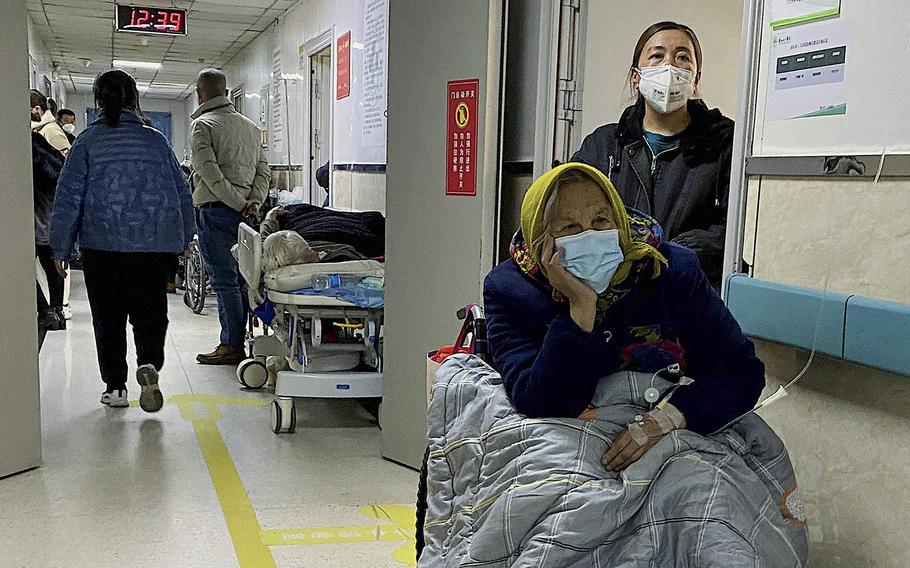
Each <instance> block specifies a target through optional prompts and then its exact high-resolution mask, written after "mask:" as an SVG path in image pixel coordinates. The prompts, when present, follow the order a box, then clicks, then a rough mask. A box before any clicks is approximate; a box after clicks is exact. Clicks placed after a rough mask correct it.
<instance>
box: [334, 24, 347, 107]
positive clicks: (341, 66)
mask: <svg viewBox="0 0 910 568" xmlns="http://www.w3.org/2000/svg"><path fill="white" fill-rule="evenodd" d="M336 53H337V55H338V57H337V62H338V64H337V67H336V70H335V75H336V77H337V84H336V86H335V99H337V100H339V101H340V100H341V99H346V98H348V97H349V96H351V32H348V33H346V34H344V35H343V36H341V37H340V38H338V45H337V46H336Z"/></svg>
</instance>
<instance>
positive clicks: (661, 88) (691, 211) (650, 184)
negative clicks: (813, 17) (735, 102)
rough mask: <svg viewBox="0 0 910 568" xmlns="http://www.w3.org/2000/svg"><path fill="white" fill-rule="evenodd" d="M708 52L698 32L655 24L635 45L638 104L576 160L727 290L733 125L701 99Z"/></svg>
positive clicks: (632, 74) (633, 84) (633, 85)
mask: <svg viewBox="0 0 910 568" xmlns="http://www.w3.org/2000/svg"><path fill="white" fill-rule="evenodd" d="M701 70H702V49H701V44H700V43H699V41H698V37H697V36H696V35H695V32H694V31H692V29H691V28H689V27H688V26H684V25H682V24H678V23H675V22H660V23H657V24H654V25H653V26H651V27H650V28H648V29H647V30H645V32H644V33H643V34H642V35H641V37H640V38H639V40H638V43H637V44H636V46H635V52H634V54H633V56H632V63H631V66H630V70H629V77H628V81H629V88H630V90H631V91H632V93H633V94H634V96H635V98H636V100H635V104H633V105H632V106H630V107H629V108H627V109H626V110H625V112H623V114H622V117H621V118H620V119H619V122H618V123H616V124H608V125H606V126H602V127H600V128H598V129H597V130H595V131H594V132H593V133H592V134H590V135H589V136H588V137H587V138H585V141H584V143H583V144H582V146H581V149H580V150H579V151H578V152H576V153H575V155H574V156H573V158H572V160H573V161H576V162H583V163H586V164H589V165H591V166H594V167H596V168H598V169H599V170H601V171H602V172H603V173H605V174H606V175H607V177H609V178H610V180H611V181H612V182H613V184H614V185H615V186H616V189H617V190H619V194H620V196H621V197H622V200H623V202H624V203H625V204H626V206H627V207H632V208H635V209H637V210H639V211H642V212H644V213H646V214H648V215H651V216H652V217H654V218H655V219H657V221H658V223H660V225H661V227H662V228H663V230H664V232H665V236H666V237H667V238H668V239H670V240H672V241H673V242H675V243H677V244H680V245H683V246H685V247H687V248H689V249H691V250H693V251H694V252H695V253H696V254H697V255H698V260H699V262H700V264H701V267H702V269H703V270H704V271H705V273H706V274H707V276H708V279H709V281H710V282H711V284H712V285H713V286H714V287H715V288H719V287H720V280H721V273H722V264H723V256H724V240H725V237H726V226H727V196H728V193H729V189H730V164H731V161H732V152H733V121H732V120H730V119H729V118H727V117H725V116H724V115H723V114H721V112H720V111H719V110H717V109H713V110H709V109H708V107H707V105H705V103H704V101H702V100H701V99H700V96H699V84H700V82H701Z"/></svg>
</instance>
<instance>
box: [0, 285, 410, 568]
mask: <svg viewBox="0 0 910 568" xmlns="http://www.w3.org/2000/svg"><path fill="white" fill-rule="evenodd" d="M79 276H80V275H79V273H76V274H75V280H74V286H73V298H72V305H73V311H74V312H75V318H74V320H73V321H72V322H70V330H69V331H66V332H53V333H50V334H48V338H47V341H46V342H45V344H44V348H43V350H42V353H41V391H42V415H43V427H44V466H43V467H42V468H40V469H38V470H35V471H32V472H29V473H25V474H22V475H19V476H16V477H12V478H9V479H5V480H2V481H0V566H2V567H3V568H7V567H16V568H18V567H30V568H31V567H34V568H53V567H67V568H73V567H93V568H94V567H99V568H100V567H104V566H117V567H122V566H130V567H134V568H138V567H174V568H183V567H197V566H198V567H206V568H208V567H231V566H240V567H241V568H250V567H255V568H259V567H263V568H266V567H269V566H281V567H358V568H361V567H376V568H380V567H386V566H388V567H396V566H407V565H408V564H409V562H408V560H410V561H411V562H412V561H413V554H411V553H409V550H413V548H412V543H411V542H410V541H409V540H406V539H409V538H413V530H412V529H411V528H410V527H408V526H407V522H408V521H409V519H408V515H409V514H412V513H411V509H410V508H399V507H397V506H407V507H410V506H412V505H413V499H414V494H415V488H416V484H417V474H416V473H414V472H412V471H410V470H407V469H404V468H401V467H399V466H397V465H394V464H392V463H389V462H386V461H384V460H382V459H381V458H380V456H379V439H380V431H379V429H378V428H377V427H376V426H375V425H374V424H372V423H371V422H370V420H369V415H368V414H366V413H365V412H364V411H363V410H362V409H360V407H359V406H357V405H356V404H355V403H353V402H348V401H315V400H302V401H300V400H299V401H298V402H297V412H298V427H297V432H296V433H295V434H285V435H281V436H276V435H275V434H273V433H272V431H271V426H270V423H271V419H270V410H269V408H268V406H267V403H268V402H269V401H270V400H271V398H270V397H269V396H268V395H267V394H264V393H262V394H260V393H253V392H247V391H243V390H242V389H241V388H240V385H239V383H238V382H237V380H236V379H235V377H234V372H233V369H231V368H228V367H201V366H199V365H197V364H196V363H195V355H196V353H198V352H201V351H208V350H210V349H211V348H212V347H213V346H214V342H215V339H216V338H217V335H218V321H217V314H216V312H215V309H214V307H211V308H208V309H207V310H206V311H205V313H204V314H203V315H201V316H195V315H193V314H192V313H190V311H189V310H188V309H186V308H185V307H184V306H183V304H182V303H181V301H180V298H179V297H177V296H172V297H171V305H170V319H171V326H170V333H169V337H168V344H167V363H166V365H165V368H164V370H163V371H162V378H161V385H162V390H163V391H164V394H165V397H166V399H169V401H168V403H167V404H166V405H165V407H164V409H162V411H161V412H159V413H158V414H155V415H149V414H145V413H144V412H142V411H141V410H139V409H138V408H129V409H124V410H114V409H108V408H105V407H103V406H101V405H100V404H99V403H98V398H99V396H100V394H101V391H102V390H103V385H102V383H101V381H100V379H99V377H98V371H97V363H96V360H95V345H94V339H93V337H92V332H91V321H90V317H89V313H88V305H87V302H86V301H85V294H84V289H83V287H82V285H81V280H80V278H79ZM132 364H134V363H133V362H132V355H131V365H132ZM130 386H131V388H132V389H133V390H132V392H131V395H130V398H131V399H134V398H136V397H137V395H138V386H136V384H135V379H133V381H132V383H131V385H130ZM174 395H184V396H179V397H176V398H170V397H173V396H174ZM186 395H189V396H186ZM214 396H217V397H224V398H219V399H215V398H213V397H214ZM213 425H215V428H212V426H213ZM219 434H220V438H219ZM219 439H220V440H223V444H222V443H221V442H219V441H218V440H219ZM219 447H220V448H222V449H223V448H226V449H227V452H228V453H229V455H230V459H229V460H224V461H223V462H219V461H218V460H217V459H215V458H212V456H213V455H217V450H218V448H219ZM203 448H207V451H206V452H205V454H204V452H203ZM212 452H214V453H212ZM222 455H223V452H222ZM206 456H208V460H207V458H206ZM231 462H233V467H234V468H236V473H237V475H238V476H239V482H238V483H236V484H234V485H233V486H231V484H230V483H229V482H230V479H235V480H236V476H235V477H233V478H232V477H231V471H232V468H231V465H232V464H231ZM213 476H214V477H213ZM213 478H214V479H226V480H227V481H219V482H217V483H218V484H220V485H219V487H218V489H217V490H216V482H213ZM219 495H220V499H219ZM244 499H248V501H245V500H244ZM247 502H248V503H250V504H251V505H252V512H250V511H249V508H248V507H247V506H246V505H245V503H247ZM370 505H379V506H380V507H378V508H371V507H368V506H370ZM388 512H391V516H392V518H393V519H394V521H389V520H377V519H376V518H375V516H377V515H378V516H380V517H382V516H384V515H385V513H388ZM227 519H230V520H231V521H232V522H233V523H234V524H233V526H234V528H233V529H231V526H232V524H231V523H230V522H228V520H227ZM243 519H246V521H249V520H250V519H252V520H253V522H254V523H258V526H259V527H260V529H261V531H259V530H256V529H255V528H254V529H247V530H238V529H237V528H236V527H237V526H247V527H249V525H243V524H242V522H241V521H243ZM238 523H240V524H238ZM254 526H255V525H254ZM361 526H369V527H378V528H376V529H375V530H372V531H371V530H362V529H361V530H360V531H359V532H358V530H357V529H356V527H361ZM345 527H347V528H345ZM351 527H354V529H352V528H351ZM383 527H384V528H383ZM333 528H334V529H335V530H332V529H333ZM313 529H325V530H313ZM269 531H278V533H279V535H278V537H276V538H278V540H279V541H282V539H283V540H284V541H286V542H289V544H288V545H283V546H265V545H264V544H263V543H262V542H263V541H262V538H263V537H262V532H266V533H268V532H269ZM371 532H372V533H375V534H376V535H377V539H373V540H372V541H369V542H347V541H351V540H365V539H366V538H368V537H364V536H363V535H364V534H367V535H369V534H370V533H371ZM232 533H233V535H232ZM270 534H271V533H270ZM358 535H359V536H358ZM378 535H385V536H383V537H382V538H381V539H380V538H378ZM269 544H271V541H269ZM250 550H252V551H253V552H249V551H250ZM244 551H246V552H244ZM257 551H258V552H257ZM396 551H397V552H396Z"/></svg>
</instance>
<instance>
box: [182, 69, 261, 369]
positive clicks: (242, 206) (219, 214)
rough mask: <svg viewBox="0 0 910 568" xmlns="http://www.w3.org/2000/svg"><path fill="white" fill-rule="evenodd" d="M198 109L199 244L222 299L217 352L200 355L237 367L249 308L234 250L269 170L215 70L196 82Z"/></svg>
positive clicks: (253, 132)
mask: <svg viewBox="0 0 910 568" xmlns="http://www.w3.org/2000/svg"><path fill="white" fill-rule="evenodd" d="M196 95H197V98H198V101H199V108H197V109H196V111H195V112H194V113H193V115H192V116H193V119H194V120H193V127H192V148H193V188H194V189H193V204H194V205H195V206H196V207H197V208H198V211H199V214H198V216H197V224H198V232H199V246H200V249H201V250H202V256H203V258H204V259H205V263H206V268H207V270H208V275H209V282H210V283H211V285H212V289H213V290H214V291H215V294H216V295H217V296H218V317H219V319H220V321H221V338H220V342H219V345H218V347H217V348H216V349H215V351H213V352H211V353H207V354H201V355H199V356H197V357H196V360H197V361H198V362H199V363H201V364H203V365H236V364H238V363H240V362H241V361H243V359H245V358H246V350H245V347H244V343H245V340H246V321H247V316H248V313H249V305H248V302H247V298H246V291H245V285H244V283H243V278H242V276H241V275H240V271H239V269H238V267H237V261H236V260H235V259H234V257H233V256H232V255H231V247H232V246H233V245H235V244H236V243H237V229H238V228H239V226H240V223H241V221H243V220H244V219H245V218H248V217H251V216H257V215H258V213H259V206H260V205H261V204H262V203H263V202H264V201H265V199H266V197H268V190H269V179H270V173H269V166H268V161H267V160H266V157H265V152H264V150H263V149H262V146H261V145H260V140H261V136H260V132H259V128H258V127H257V126H256V125H255V124H254V123H253V121H251V120H250V119H248V118H247V117H245V116H243V115H242V114H240V113H239V112H237V111H236V110H235V109H234V105H232V104H231V101H230V100H229V99H228V98H227V80H226V79H225V76H224V73H222V72H221V71H218V70H217V69H203V70H202V71H200V72H199V76H198V77H197V79H196Z"/></svg>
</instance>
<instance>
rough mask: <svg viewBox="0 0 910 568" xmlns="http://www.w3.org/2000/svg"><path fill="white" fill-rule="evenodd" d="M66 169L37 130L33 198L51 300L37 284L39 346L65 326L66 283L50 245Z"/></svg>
mask: <svg viewBox="0 0 910 568" xmlns="http://www.w3.org/2000/svg"><path fill="white" fill-rule="evenodd" d="M62 168H63V154H61V153H60V152H59V151H57V149H56V148H54V147H53V146H51V145H50V143H49V142H48V141H47V140H45V139H44V137H43V136H41V135H40V134H38V133H37V132H34V131H33V132H32V197H33V200H34V202H35V253H36V255H37V256H38V259H39V261H40V263H41V268H42V269H43V272H44V273H45V276H46V278H47V287H48V294H49V295H50V301H49V300H48V298H47V296H45V294H44V291H43V290H42V289H41V285H40V284H38V285H37V304H38V332H39V342H38V344H39V348H40V345H41V341H42V340H43V337H44V335H43V334H44V333H46V332H48V331H60V330H65V329H66V319H65V318H64V315H63V283H64V280H63V279H62V278H60V275H59V274H58V273H57V269H56V267H55V266H54V253H53V251H52V250H51V247H50V244H49V234H48V233H49V228H50V221H51V211H52V210H53V208H54V192H55V191H56V189H57V179H58V178H59V177H60V170H61V169H62Z"/></svg>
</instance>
